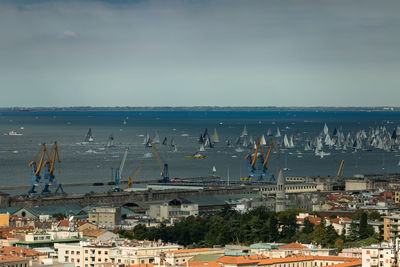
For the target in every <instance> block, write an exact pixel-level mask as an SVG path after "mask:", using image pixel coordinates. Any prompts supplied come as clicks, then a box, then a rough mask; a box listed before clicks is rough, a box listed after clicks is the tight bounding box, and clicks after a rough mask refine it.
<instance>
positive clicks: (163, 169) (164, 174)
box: [149, 139, 170, 184]
mask: <svg viewBox="0 0 400 267" xmlns="http://www.w3.org/2000/svg"><path fill="white" fill-rule="evenodd" d="M149 143H150V145H151V148H152V149H153V152H154V155H155V156H156V159H157V162H158V165H159V166H160V169H161V176H162V183H164V184H168V183H170V180H169V174H168V164H167V163H164V166H163V163H162V161H161V158H160V155H159V154H158V152H157V149H156V146H155V145H154V144H153V140H151V139H149Z"/></svg>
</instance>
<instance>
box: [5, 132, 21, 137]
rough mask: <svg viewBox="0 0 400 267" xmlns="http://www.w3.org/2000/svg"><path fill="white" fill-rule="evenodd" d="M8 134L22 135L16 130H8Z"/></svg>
mask: <svg viewBox="0 0 400 267" xmlns="http://www.w3.org/2000/svg"><path fill="white" fill-rule="evenodd" d="M8 135H12V136H20V135H22V133H18V132H16V131H9V132H8Z"/></svg>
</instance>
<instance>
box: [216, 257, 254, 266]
mask: <svg viewBox="0 0 400 267" xmlns="http://www.w3.org/2000/svg"><path fill="white" fill-rule="evenodd" d="M253 256H258V255H253ZM259 261H260V260H259V259H256V258H255V257H252V256H224V257H222V258H219V259H218V260H217V262H219V263H223V264H251V263H253V264H254V265H257V263H258V262H259Z"/></svg>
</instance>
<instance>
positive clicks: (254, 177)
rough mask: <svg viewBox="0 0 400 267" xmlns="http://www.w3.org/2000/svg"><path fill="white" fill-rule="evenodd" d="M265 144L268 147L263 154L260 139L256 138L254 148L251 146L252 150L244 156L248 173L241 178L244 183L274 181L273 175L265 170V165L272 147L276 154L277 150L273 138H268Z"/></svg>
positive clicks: (266, 168)
mask: <svg viewBox="0 0 400 267" xmlns="http://www.w3.org/2000/svg"><path fill="white" fill-rule="evenodd" d="M266 146H267V147H269V148H268V152H267V154H266V155H264V149H263V147H262V144H261V142H260V139H257V141H256V145H255V149H254V148H253V149H252V151H251V152H250V153H248V154H247V155H246V156H245V160H246V164H247V171H248V175H247V176H246V177H244V178H241V179H240V180H241V181H243V182H245V183H252V182H276V178H275V176H274V175H273V174H272V173H269V172H268V171H267V170H268V167H267V165H268V161H269V159H270V156H271V152H272V149H275V151H276V153H278V154H279V150H278V147H277V146H276V144H275V141H274V140H270V141H269V142H268V143H267V144H266Z"/></svg>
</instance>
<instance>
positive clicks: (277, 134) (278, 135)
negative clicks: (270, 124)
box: [275, 128, 281, 137]
mask: <svg viewBox="0 0 400 267" xmlns="http://www.w3.org/2000/svg"><path fill="white" fill-rule="evenodd" d="M275 137H281V131H279V128H276V134H275Z"/></svg>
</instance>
